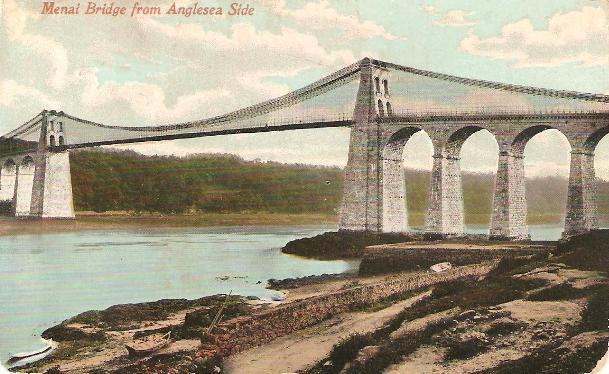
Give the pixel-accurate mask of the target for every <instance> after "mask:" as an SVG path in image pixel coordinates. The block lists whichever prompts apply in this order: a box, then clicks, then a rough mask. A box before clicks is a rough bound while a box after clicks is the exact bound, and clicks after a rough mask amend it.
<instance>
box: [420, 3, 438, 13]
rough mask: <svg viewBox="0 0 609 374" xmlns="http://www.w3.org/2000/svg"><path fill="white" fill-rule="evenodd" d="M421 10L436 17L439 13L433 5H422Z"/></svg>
mask: <svg viewBox="0 0 609 374" xmlns="http://www.w3.org/2000/svg"><path fill="white" fill-rule="evenodd" d="M421 9H422V10H423V11H424V12H425V13H427V14H432V15H435V14H437V13H438V11H437V10H436V7H435V6H433V5H430V4H422V5H421Z"/></svg>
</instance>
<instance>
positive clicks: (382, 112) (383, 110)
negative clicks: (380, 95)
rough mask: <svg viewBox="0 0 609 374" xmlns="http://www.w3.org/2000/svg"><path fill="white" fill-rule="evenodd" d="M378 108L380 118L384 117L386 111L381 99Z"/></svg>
mask: <svg viewBox="0 0 609 374" xmlns="http://www.w3.org/2000/svg"><path fill="white" fill-rule="evenodd" d="M377 106H378V110H379V116H380V117H384V116H385V109H384V107H383V101H382V100H380V99H379V101H378V103H377Z"/></svg>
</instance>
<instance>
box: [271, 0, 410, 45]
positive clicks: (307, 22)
mask: <svg viewBox="0 0 609 374" xmlns="http://www.w3.org/2000/svg"><path fill="white" fill-rule="evenodd" d="M263 4H265V5H266V6H267V8H268V9H269V10H271V12H273V13H274V14H277V15H279V16H281V17H286V18H289V19H291V20H293V21H295V22H296V23H297V24H299V25H302V26H306V27H308V28H310V29H313V30H341V31H343V33H344V35H345V36H346V37H347V38H348V39H368V38H374V37H381V38H384V39H387V40H396V39H398V37H397V36H395V35H393V34H391V33H390V32H388V31H386V30H385V28H384V27H383V26H380V25H377V24H376V23H374V22H372V21H367V20H361V19H360V18H359V17H357V16H349V15H344V14H340V13H339V12H338V11H337V10H336V9H334V8H332V7H331V6H330V4H329V2H328V1H327V0H320V1H317V2H309V3H306V4H305V5H304V6H303V7H302V8H300V9H289V8H287V7H286V4H285V1H284V0H267V1H263Z"/></svg>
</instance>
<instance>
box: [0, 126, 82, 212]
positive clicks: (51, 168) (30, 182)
mask: <svg viewBox="0 0 609 374" xmlns="http://www.w3.org/2000/svg"><path fill="white" fill-rule="evenodd" d="M47 125H48V121H47V119H46V117H45V118H44V121H43V126H42V131H41V135H40V142H39V144H38V149H37V150H34V151H31V152H26V153H23V154H16V155H12V156H5V157H4V158H2V159H0V163H1V165H2V168H1V169H0V200H2V201H10V202H11V203H12V207H13V211H14V214H15V216H17V217H23V218H68V219H69V218H74V204H73V200H72V181H71V175H70V155H69V152H68V151H67V150H60V149H58V148H53V147H49V139H50V140H53V139H54V138H49V137H47V133H46V127H47ZM57 131H58V129H56V130H55V132H54V133H53V134H56V135H57V136H61V142H62V143H63V142H64V139H63V133H61V132H60V133H58V132H57Z"/></svg>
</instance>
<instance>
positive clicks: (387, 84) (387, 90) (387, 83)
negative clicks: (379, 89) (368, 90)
mask: <svg viewBox="0 0 609 374" xmlns="http://www.w3.org/2000/svg"><path fill="white" fill-rule="evenodd" d="M383 90H384V91H385V95H389V82H387V79H383Z"/></svg>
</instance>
